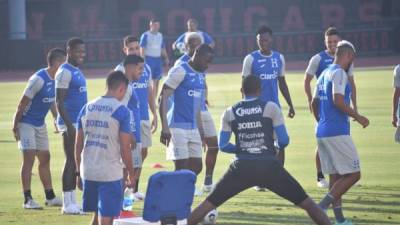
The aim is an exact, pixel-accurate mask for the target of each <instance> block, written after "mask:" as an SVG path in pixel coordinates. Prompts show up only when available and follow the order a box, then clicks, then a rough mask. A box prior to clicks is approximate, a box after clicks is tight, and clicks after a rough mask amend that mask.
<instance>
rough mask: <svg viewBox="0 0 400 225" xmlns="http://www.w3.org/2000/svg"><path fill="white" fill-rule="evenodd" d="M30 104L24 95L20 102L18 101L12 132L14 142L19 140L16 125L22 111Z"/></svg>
mask: <svg viewBox="0 0 400 225" xmlns="http://www.w3.org/2000/svg"><path fill="white" fill-rule="evenodd" d="M30 102H31V99H30V98H28V97H27V96H25V95H24V96H22V98H21V100H20V101H19V104H18V107H17V111H16V112H15V115H14V122H13V129H12V132H13V134H14V138H15V140H16V141H18V140H19V134H18V123H19V121H21V118H22V115H23V113H24V110H25V109H26V107H27V106H28V105H29V103H30Z"/></svg>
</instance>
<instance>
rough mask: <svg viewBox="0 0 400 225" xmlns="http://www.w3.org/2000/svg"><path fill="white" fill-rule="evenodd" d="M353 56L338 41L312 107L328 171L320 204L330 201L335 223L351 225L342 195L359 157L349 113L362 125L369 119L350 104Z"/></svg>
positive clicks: (323, 164)
mask: <svg viewBox="0 0 400 225" xmlns="http://www.w3.org/2000/svg"><path fill="white" fill-rule="evenodd" d="M354 56H355V49H354V46H353V45H352V44H351V43H350V42H348V41H344V40H343V41H340V42H339V43H338V45H337V49H336V53H335V59H334V61H333V64H332V65H329V66H328V68H327V69H326V70H324V72H323V73H322V74H321V76H320V77H319V78H318V80H317V84H316V88H315V91H314V98H313V100H312V108H313V113H314V116H315V119H316V120H317V123H318V124H317V129H316V136H317V143H318V152H319V157H320V158H321V168H322V172H324V173H325V174H329V192H328V194H327V195H326V196H325V197H324V198H323V199H322V200H321V202H320V203H319V205H320V206H321V207H322V208H323V209H324V210H326V209H328V208H329V206H330V205H331V204H332V205H333V212H334V214H335V218H336V224H341V225H351V224H353V223H351V222H350V221H349V220H346V219H345V217H344V216H343V211H342V196H343V195H344V194H345V193H346V192H347V191H348V190H349V189H350V188H351V187H352V186H353V185H354V184H355V183H356V182H357V181H358V180H359V179H360V176H361V173H360V161H359V157H358V153H357V150H356V147H355V146H354V143H353V141H352V139H351V136H350V122H349V116H350V117H353V118H354V119H355V120H356V121H357V122H359V123H360V124H361V125H362V126H363V127H364V128H365V127H367V126H368V124H369V121H368V119H367V118H366V117H364V116H361V115H360V114H358V112H357V111H355V110H354V108H352V107H350V95H351V91H352V90H351V86H350V84H349V81H348V75H347V73H346V71H347V70H348V69H349V68H350V66H351V64H352V62H353V59H354Z"/></svg>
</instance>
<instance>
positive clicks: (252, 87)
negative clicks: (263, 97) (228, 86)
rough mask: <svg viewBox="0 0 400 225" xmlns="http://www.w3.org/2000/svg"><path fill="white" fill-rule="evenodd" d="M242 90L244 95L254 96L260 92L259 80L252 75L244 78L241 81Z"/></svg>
mask: <svg viewBox="0 0 400 225" xmlns="http://www.w3.org/2000/svg"><path fill="white" fill-rule="evenodd" d="M242 90H243V94H245V95H250V94H255V93H256V92H257V91H259V90H261V80H260V78H258V77H257V76H254V75H248V76H246V77H244V78H243V80H242Z"/></svg>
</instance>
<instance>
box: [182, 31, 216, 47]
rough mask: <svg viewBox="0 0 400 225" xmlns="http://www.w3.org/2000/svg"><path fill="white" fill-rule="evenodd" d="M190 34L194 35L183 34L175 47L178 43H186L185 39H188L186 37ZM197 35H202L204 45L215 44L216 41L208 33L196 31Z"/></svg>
mask: <svg viewBox="0 0 400 225" xmlns="http://www.w3.org/2000/svg"><path fill="white" fill-rule="evenodd" d="M188 33H192V32H185V33H183V34H181V35H180V36H179V37H178V38H177V39H176V41H175V45H177V44H178V43H185V38H186V35H187V34H188ZM196 33H198V34H199V35H200V38H201V43H202V44H203V43H204V44H208V45H209V44H211V43H213V42H214V40H213V39H212V37H211V36H210V35H209V34H208V33H206V32H204V31H196Z"/></svg>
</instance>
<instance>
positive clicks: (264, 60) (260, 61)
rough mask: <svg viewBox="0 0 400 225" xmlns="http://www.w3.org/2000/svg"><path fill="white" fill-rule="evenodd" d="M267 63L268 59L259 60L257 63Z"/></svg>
mask: <svg viewBox="0 0 400 225" xmlns="http://www.w3.org/2000/svg"><path fill="white" fill-rule="evenodd" d="M266 61H267V59H259V60H257V62H259V63H262V62H266Z"/></svg>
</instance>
